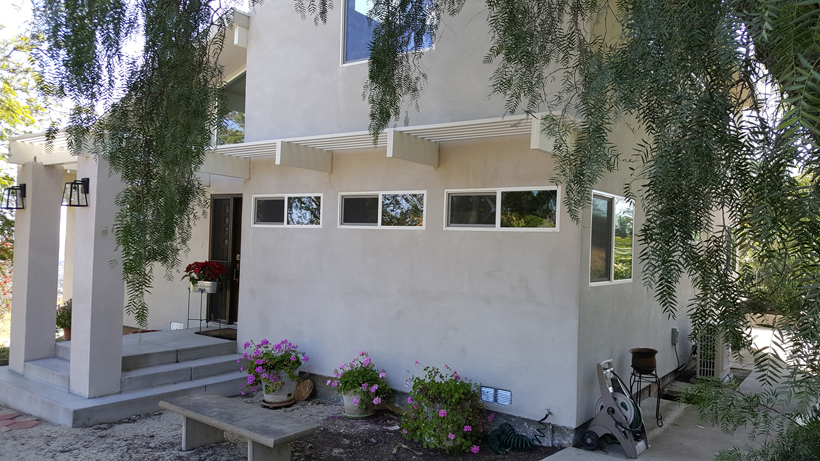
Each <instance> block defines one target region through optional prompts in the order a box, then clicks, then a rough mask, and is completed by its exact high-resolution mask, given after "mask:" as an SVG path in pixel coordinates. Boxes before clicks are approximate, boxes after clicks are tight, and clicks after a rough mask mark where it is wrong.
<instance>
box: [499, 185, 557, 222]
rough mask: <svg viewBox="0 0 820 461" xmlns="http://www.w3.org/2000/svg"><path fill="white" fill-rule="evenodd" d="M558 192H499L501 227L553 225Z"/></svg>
mask: <svg viewBox="0 0 820 461" xmlns="http://www.w3.org/2000/svg"><path fill="white" fill-rule="evenodd" d="M557 201H558V192H557V191H554V190H533V191H509V192H501V227H555V209H556V202H557Z"/></svg>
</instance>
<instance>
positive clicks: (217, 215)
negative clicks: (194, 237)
mask: <svg viewBox="0 0 820 461" xmlns="http://www.w3.org/2000/svg"><path fill="white" fill-rule="evenodd" d="M241 237H242V197H236V196H214V197H212V199H211V261H215V262H218V263H219V264H222V265H223V266H225V269H226V275H225V280H224V283H221V284H220V285H221V289H220V290H219V291H218V292H216V293H214V294H212V295H210V296H209V297H208V298H209V300H208V321H213V322H217V321H221V322H222V323H227V324H229V325H230V324H232V323H236V318H237V311H238V307H239V255H240V253H241V242H242V240H241Z"/></svg>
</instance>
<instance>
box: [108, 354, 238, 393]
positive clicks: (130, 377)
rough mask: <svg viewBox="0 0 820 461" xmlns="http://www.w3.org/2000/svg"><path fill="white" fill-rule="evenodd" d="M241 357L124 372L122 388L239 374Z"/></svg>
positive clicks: (233, 356) (172, 364)
mask: <svg viewBox="0 0 820 461" xmlns="http://www.w3.org/2000/svg"><path fill="white" fill-rule="evenodd" d="M240 357H242V355H241V354H231V355H221V356H217V357H206V358H203V359H197V360H189V361H185V362H179V363H167V364H162V365H155V366H151V367H146V368H138V369H136V370H131V371H123V372H122V381H121V383H120V388H121V390H122V392H128V391H134V390H137V389H147V388H151V387H157V386H163V385H167V384H177V383H184V382H186V381H196V380H199V379H203V378H208V377H211V376H218V375H222V374H226V373H232V372H238V371H239V366H240V365H239V364H238V363H237V362H236V360H237V359H239V358H240Z"/></svg>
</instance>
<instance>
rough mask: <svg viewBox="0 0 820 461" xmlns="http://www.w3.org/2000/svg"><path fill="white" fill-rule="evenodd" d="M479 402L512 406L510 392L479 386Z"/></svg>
mask: <svg viewBox="0 0 820 461" xmlns="http://www.w3.org/2000/svg"><path fill="white" fill-rule="evenodd" d="M481 400H483V401H485V402H489V403H497V404H499V405H512V392H510V391H505V390H504V389H496V388H494V387H485V386H481Z"/></svg>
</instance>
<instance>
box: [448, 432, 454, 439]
mask: <svg viewBox="0 0 820 461" xmlns="http://www.w3.org/2000/svg"><path fill="white" fill-rule="evenodd" d="M447 437H448V438H449V439H450V440H454V439H455V438H456V436H455V434H453V433H452V432H450V433H449V434H447Z"/></svg>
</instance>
